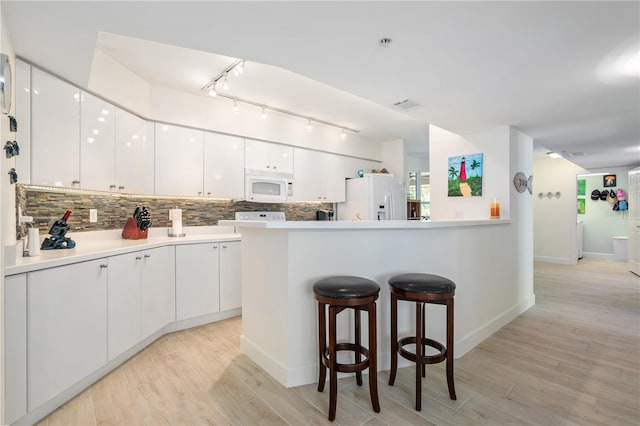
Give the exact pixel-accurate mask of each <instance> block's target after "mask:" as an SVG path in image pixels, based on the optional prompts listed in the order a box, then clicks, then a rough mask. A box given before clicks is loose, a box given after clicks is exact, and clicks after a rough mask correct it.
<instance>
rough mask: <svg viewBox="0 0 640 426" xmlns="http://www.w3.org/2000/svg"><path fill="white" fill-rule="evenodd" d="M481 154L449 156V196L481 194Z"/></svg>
mask: <svg viewBox="0 0 640 426" xmlns="http://www.w3.org/2000/svg"><path fill="white" fill-rule="evenodd" d="M483 168H484V163H483V154H482V153H478V154H467V155H457V156H454V157H449V161H448V163H447V174H448V191H447V195H448V196H449V197H480V196H482V175H483Z"/></svg>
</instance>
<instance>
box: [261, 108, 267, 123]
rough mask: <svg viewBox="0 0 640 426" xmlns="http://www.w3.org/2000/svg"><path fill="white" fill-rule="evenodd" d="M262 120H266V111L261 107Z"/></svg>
mask: <svg viewBox="0 0 640 426" xmlns="http://www.w3.org/2000/svg"><path fill="white" fill-rule="evenodd" d="M261 117H262V119H263V120H266V119H267V109H266V108H265V107H262V115H261Z"/></svg>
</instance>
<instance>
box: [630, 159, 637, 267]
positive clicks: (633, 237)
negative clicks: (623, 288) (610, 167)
mask: <svg viewBox="0 0 640 426" xmlns="http://www.w3.org/2000/svg"><path fill="white" fill-rule="evenodd" d="M628 199H629V270H630V271H631V272H633V273H634V274H636V275H640V169H634V170H631V171H629V194H628Z"/></svg>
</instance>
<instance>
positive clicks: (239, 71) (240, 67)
mask: <svg viewBox="0 0 640 426" xmlns="http://www.w3.org/2000/svg"><path fill="white" fill-rule="evenodd" d="M243 72H244V61H242V62H240V63H239V64H238V65H236V66H235V67H233V73H234V74H235V75H236V76H239V75H240V74H242V73H243Z"/></svg>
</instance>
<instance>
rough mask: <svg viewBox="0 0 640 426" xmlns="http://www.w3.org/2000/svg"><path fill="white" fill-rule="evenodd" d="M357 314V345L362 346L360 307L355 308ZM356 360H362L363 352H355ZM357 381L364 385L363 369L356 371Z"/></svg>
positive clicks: (358, 361)
mask: <svg viewBox="0 0 640 426" xmlns="http://www.w3.org/2000/svg"><path fill="white" fill-rule="evenodd" d="M353 311H354V315H355V321H354V323H355V337H356V345H358V346H360V345H361V344H362V336H361V335H360V330H361V329H360V309H359V308H358V307H356V308H354V309H353ZM355 361H356V364H359V363H360V362H361V361H362V354H361V353H360V351H356V352H355ZM356 383H357V384H358V386H362V371H356Z"/></svg>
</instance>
